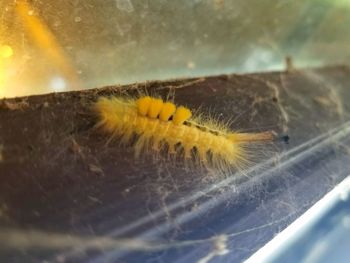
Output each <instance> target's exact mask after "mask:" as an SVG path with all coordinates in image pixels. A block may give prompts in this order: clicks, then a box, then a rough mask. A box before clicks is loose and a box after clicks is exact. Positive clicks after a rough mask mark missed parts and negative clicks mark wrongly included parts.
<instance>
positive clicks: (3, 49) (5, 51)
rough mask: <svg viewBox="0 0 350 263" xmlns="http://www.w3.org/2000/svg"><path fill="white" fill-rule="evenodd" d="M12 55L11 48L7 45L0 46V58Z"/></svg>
mask: <svg viewBox="0 0 350 263" xmlns="http://www.w3.org/2000/svg"><path fill="white" fill-rule="evenodd" d="M12 55H13V49H12V48H11V47H10V46H8V45H1V46H0V56H1V58H9V57H12Z"/></svg>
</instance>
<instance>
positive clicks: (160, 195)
mask: <svg viewBox="0 0 350 263" xmlns="http://www.w3.org/2000/svg"><path fill="white" fill-rule="evenodd" d="M349 73H350V71H349V69H348V68H346V67H332V68H325V69H318V70H301V71H295V72H283V73H266V74H251V75H243V76H238V75H228V76H226V75H225V76H219V77H210V78H201V79H191V80H183V81H173V82H163V83H161V82H155V83H148V84H140V85H135V86H134V88H139V89H145V88H147V89H148V90H151V91H153V92H155V90H157V94H162V95H164V96H165V95H166V94H168V93H169V89H170V90H172V91H175V101H176V102H177V103H178V104H185V105H188V106H189V107H190V108H192V109H197V108H200V109H201V111H202V112H211V114H214V115H216V116H218V118H219V119H221V120H223V121H227V120H229V119H233V123H232V124H231V128H232V129H236V130H237V129H238V130H243V131H264V130H273V131H275V132H276V133H277V134H279V135H281V136H283V135H288V136H289V138H290V140H289V144H286V143H284V142H283V140H279V141H276V142H274V143H272V144H262V145H258V146H256V147H255V148H253V151H254V152H255V153H256V157H257V158H255V163H256V165H255V166H253V167H249V168H248V170H247V171H246V175H242V174H234V173H230V174H225V175H223V174H218V173H217V172H215V171H209V172H205V171H203V170H198V169H196V168H193V167H190V168H188V167H184V166H183V164H182V163H181V162H178V163H172V162H167V161H166V160H163V159H160V158H153V157H152V156H144V157H143V158H142V159H139V160H135V159H134V156H133V152H132V149H130V148H120V147H119V146H118V143H117V142H114V143H111V144H109V145H106V141H107V138H106V137H105V136H103V135H101V134H99V133H98V132H97V131H96V130H93V129H92V126H93V125H94V123H95V119H94V117H92V116H91V105H92V103H93V101H95V100H96V98H97V97H98V96H101V95H110V94H116V95H118V94H125V93H126V91H125V89H122V88H113V87H111V88H106V89H101V90H90V91H85V92H72V93H62V94H51V95H44V96H36V97H29V98H28V99H24V100H23V98H22V99H17V100H15V101H13V100H9V101H6V102H5V101H2V102H0V104H1V105H2V107H1V110H0V146H1V148H0V149H1V157H2V158H1V162H0V182H1V183H0V222H1V232H0V244H1V246H0V247H1V248H0V259H1V261H2V262H40V261H44V262H200V263H204V262H209V260H211V261H210V262H240V261H242V260H243V259H245V258H247V257H248V256H250V255H251V254H252V253H254V252H255V251H256V250H257V249H259V248H260V247H261V246H263V245H264V244H265V243H266V242H268V241H269V240H271V238H272V237H273V236H274V235H275V234H276V233H278V232H280V231H281V230H282V229H284V228H285V227H286V226H287V225H289V224H290V223H291V222H292V221H293V220H295V219H296V218H297V217H298V216H299V215H301V214H302V213H303V212H304V211H305V210H306V209H308V208H309V207H310V206H311V205H312V204H314V203H315V202H316V201H317V200H319V199H320V198H321V197H322V196H323V195H324V194H325V193H327V192H328V191H330V190H331V189H332V188H333V187H334V186H335V185H337V184H338V183H339V182H340V181H341V180H342V179H343V178H345V177H346V176H347V175H348V174H349V172H350V156H349V144H350V137H349V133H350V125H349V121H350V118H349V112H350V109H349V104H348V103H347V102H348V100H349V99H350V89H349V86H350V74H349ZM129 93H132V94H135V93H136V91H135V90H133V89H130V90H129ZM14 105H17V106H14ZM18 105H19V106H18ZM122 238H128V239H127V240H123V239H122ZM129 238H130V239H129ZM139 239H142V240H146V241H147V242H146V243H142V244H140V243H137V242H138V241H139ZM118 240H119V241H121V242H118ZM148 241H149V242H148ZM226 249H227V250H226ZM225 252H227V253H225ZM200 260H202V261H200Z"/></svg>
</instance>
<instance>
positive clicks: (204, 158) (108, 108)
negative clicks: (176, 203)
mask: <svg viewBox="0 0 350 263" xmlns="http://www.w3.org/2000/svg"><path fill="white" fill-rule="evenodd" d="M95 111H96V112H97V114H98V116H99V123H98V126H101V127H102V128H103V129H104V130H105V131H106V132H107V133H109V134H111V135H112V137H113V138H114V137H118V138H120V140H121V142H122V143H123V144H128V143H132V142H133V140H134V139H133V138H135V137H136V142H133V147H134V150H135V155H136V156H139V155H140V154H141V153H142V152H144V151H148V150H152V151H155V152H160V151H161V150H165V151H167V152H168V154H169V155H174V156H177V155H181V156H183V158H184V159H185V160H186V161H187V160H196V161H197V162H199V163H200V164H201V165H204V166H205V167H214V168H219V169H224V170H225V169H229V168H231V167H236V168H238V167H241V166H243V165H242V164H243V163H245V162H246V161H247V153H246V150H245V145H246V144H247V143H251V142H257V141H268V140H272V139H273V136H272V133H270V132H263V133H233V132H227V131H228V129H227V128H226V127H223V126H222V125H218V126H217V127H213V125H208V126H207V125H206V124H205V123H198V122H196V121H194V120H191V117H192V112H191V111H190V110H189V109H188V108H186V107H183V106H179V107H176V106H175V104H173V103H172V102H164V101H163V100H161V99H158V98H153V97H149V96H144V97H141V98H138V99H136V100H135V99H127V98H120V97H111V98H107V97H101V98H99V100H98V101H97V102H96V104H95ZM135 135H136V136H135Z"/></svg>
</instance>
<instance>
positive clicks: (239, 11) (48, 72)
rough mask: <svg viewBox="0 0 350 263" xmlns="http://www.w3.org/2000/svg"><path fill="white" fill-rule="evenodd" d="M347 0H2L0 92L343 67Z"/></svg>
mask: <svg viewBox="0 0 350 263" xmlns="http://www.w3.org/2000/svg"><path fill="white" fill-rule="evenodd" d="M349 25H350V1H348V0H313V1H302V0H299V1H295V0H279V1H276V0H263V1H253V0H248V1H247V0H231V1H229V0H191V1H188V0H179V1H166V0H152V1H150V0H148V1H137V0H104V1H96V0H70V1H68V0H63V1H41V0H32V1H23V0H20V1H19V0H17V1H16V0H0V98H2V97H13V96H22V95H29V94H40V93H48V92H54V91H68V90H74V89H87V88H94V87H100V86H104V85H112V84H126V83H133V82H141V81H146V80H155V79H168V78H178V77H188V76H202V75H213V74H222V73H242V72H256V71H270V70H282V69H284V60H285V57H286V56H290V57H291V58H292V60H293V63H294V65H295V66H296V67H310V66H322V65H328V64H344V63H347V62H348V61H349V59H350V46H349V40H350V27H349Z"/></svg>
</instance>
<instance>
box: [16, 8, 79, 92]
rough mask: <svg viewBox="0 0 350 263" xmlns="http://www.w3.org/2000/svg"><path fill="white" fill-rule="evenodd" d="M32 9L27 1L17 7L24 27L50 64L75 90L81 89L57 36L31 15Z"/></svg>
mask: <svg viewBox="0 0 350 263" xmlns="http://www.w3.org/2000/svg"><path fill="white" fill-rule="evenodd" d="M32 10H33V9H32V7H31V6H30V4H29V3H28V2H27V1H20V2H18V4H17V5H16V11H17V14H18V15H19V17H20V18H21V19H22V21H23V26H24V27H25V28H26V29H27V32H28V33H29V35H30V37H31V38H32V40H33V41H34V43H35V44H36V45H37V46H38V47H40V49H41V50H42V52H43V53H45V55H46V56H47V57H48V58H49V59H50V62H51V63H52V65H53V66H55V67H56V68H57V69H58V70H60V72H61V73H62V74H63V77H64V78H65V79H67V80H68V81H69V82H70V83H71V84H72V85H73V86H74V88H79V86H80V85H79V79H78V77H77V74H76V70H75V69H74V67H72V64H71V63H70V60H69V59H68V57H67V56H66V54H65V52H64V50H63V48H62V47H61V46H60V44H59V43H58V41H57V39H56V37H55V35H54V34H53V33H52V32H51V30H50V29H49V27H48V26H47V25H46V24H45V23H44V22H43V21H42V20H41V19H40V18H39V17H37V16H35V15H29V14H31V12H32Z"/></svg>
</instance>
